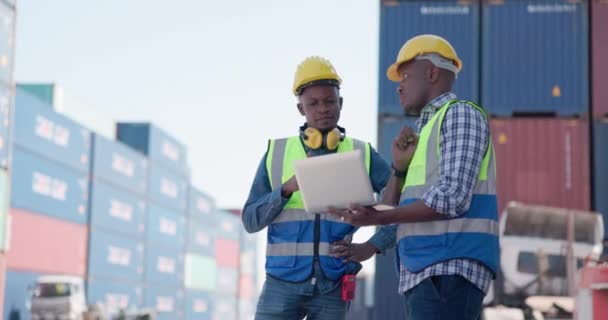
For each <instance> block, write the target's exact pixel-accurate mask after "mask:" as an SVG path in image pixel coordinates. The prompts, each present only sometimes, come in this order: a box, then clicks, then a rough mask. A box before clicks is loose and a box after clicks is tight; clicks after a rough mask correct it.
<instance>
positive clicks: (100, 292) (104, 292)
mask: <svg viewBox="0 0 608 320" xmlns="http://www.w3.org/2000/svg"><path fill="white" fill-rule="evenodd" d="M142 299H143V292H142V287H141V285H134V284H125V283H121V282H108V281H100V280H89V281H87V304H102V305H103V306H104V308H105V309H104V311H106V312H107V313H108V314H107V315H108V316H113V315H116V314H117V313H118V311H119V310H121V309H131V308H138V307H139V306H141V303H142Z"/></svg>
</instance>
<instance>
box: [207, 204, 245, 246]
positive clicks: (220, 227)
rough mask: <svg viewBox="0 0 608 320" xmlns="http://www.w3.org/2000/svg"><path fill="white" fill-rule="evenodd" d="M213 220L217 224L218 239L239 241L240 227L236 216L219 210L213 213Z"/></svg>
mask: <svg viewBox="0 0 608 320" xmlns="http://www.w3.org/2000/svg"><path fill="white" fill-rule="evenodd" d="M213 219H214V220H215V221H216V223H217V236H218V238H222V239H226V240H235V241H239V237H240V233H241V228H242V227H241V219H240V218H239V217H238V216H235V215H234V214H232V213H230V212H228V211H223V210H219V211H216V212H215V214H214V215H213Z"/></svg>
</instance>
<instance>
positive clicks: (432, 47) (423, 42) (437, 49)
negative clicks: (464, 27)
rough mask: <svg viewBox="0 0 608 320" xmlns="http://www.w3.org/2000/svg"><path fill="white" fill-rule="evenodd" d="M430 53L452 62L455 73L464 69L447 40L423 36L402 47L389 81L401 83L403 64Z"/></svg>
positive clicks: (388, 73) (391, 68) (390, 71)
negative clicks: (400, 73)
mask: <svg viewBox="0 0 608 320" xmlns="http://www.w3.org/2000/svg"><path fill="white" fill-rule="evenodd" d="M430 53H436V54H438V55H440V56H441V57H443V58H445V59H448V60H451V61H452V62H453V63H454V65H455V66H456V72H455V73H458V72H459V71H460V70H461V69H462V60H460V58H458V55H457V54H456V50H454V47H452V45H451V44H450V43H449V42H448V41H447V40H445V39H444V38H442V37H440V36H436V35H433V34H423V35H419V36H416V37H413V38H411V39H410V40H408V41H407V42H406V43H405V44H404V45H403V46H402V47H401V50H399V54H398V55H397V61H395V63H393V64H392V65H391V66H390V67H388V70H386V76H387V77H388V78H389V80H392V81H395V82H399V81H401V76H400V75H399V67H400V66H401V65H402V64H403V63H405V62H408V61H410V60H412V59H414V58H416V57H417V56H420V55H423V54H430Z"/></svg>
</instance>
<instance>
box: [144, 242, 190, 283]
mask: <svg viewBox="0 0 608 320" xmlns="http://www.w3.org/2000/svg"><path fill="white" fill-rule="evenodd" d="M144 265H145V268H146V272H145V277H144V279H145V281H146V283H148V284H154V285H159V286H163V287H167V288H178V287H181V286H182V285H183V283H184V254H183V253H182V251H178V250H172V249H164V248H157V247H153V246H150V245H148V246H147V247H146V258H145V262H144ZM199 272H201V271H199Z"/></svg>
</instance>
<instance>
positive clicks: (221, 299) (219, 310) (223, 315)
mask: <svg viewBox="0 0 608 320" xmlns="http://www.w3.org/2000/svg"><path fill="white" fill-rule="evenodd" d="M214 300H215V301H214V304H213V317H212V318H211V319H212V320H236V319H237V312H236V311H237V307H238V305H237V300H236V298H235V297H234V296H232V295H216V296H215V299H214Z"/></svg>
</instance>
